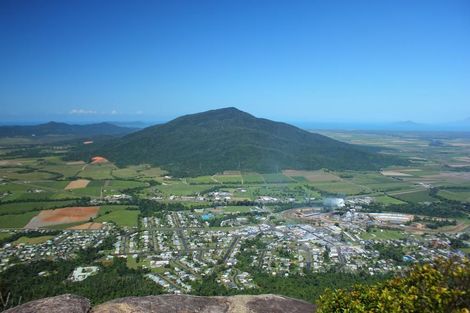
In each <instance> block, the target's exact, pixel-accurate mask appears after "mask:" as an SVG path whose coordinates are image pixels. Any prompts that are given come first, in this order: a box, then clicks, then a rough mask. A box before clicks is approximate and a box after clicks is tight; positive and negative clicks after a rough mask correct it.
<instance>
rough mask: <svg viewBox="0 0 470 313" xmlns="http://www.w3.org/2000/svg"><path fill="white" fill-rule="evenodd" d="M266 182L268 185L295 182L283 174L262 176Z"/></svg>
mask: <svg viewBox="0 0 470 313" xmlns="http://www.w3.org/2000/svg"><path fill="white" fill-rule="evenodd" d="M261 175H262V176H263V178H264V180H265V181H266V183H267V184H272V183H291V182H293V181H294V180H293V179H292V178H290V177H287V176H285V175H283V174H281V173H274V174H261Z"/></svg>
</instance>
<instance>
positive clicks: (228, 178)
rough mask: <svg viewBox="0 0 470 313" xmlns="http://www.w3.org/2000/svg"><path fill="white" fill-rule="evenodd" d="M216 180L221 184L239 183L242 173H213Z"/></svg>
mask: <svg viewBox="0 0 470 313" xmlns="http://www.w3.org/2000/svg"><path fill="white" fill-rule="evenodd" d="M214 178H215V179H216V180H217V181H219V182H221V183H222V184H241V183H242V175H237V174H224V175H215V177H214Z"/></svg>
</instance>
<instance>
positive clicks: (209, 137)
mask: <svg viewBox="0 0 470 313" xmlns="http://www.w3.org/2000/svg"><path fill="white" fill-rule="evenodd" d="M82 149H86V148H82ZM91 149H94V150H90V148H88V149H87V150H79V151H76V152H75V153H74V154H73V155H72V156H71V157H80V158H89V157H91V156H92V155H96V154H99V155H102V156H104V157H106V158H108V159H110V160H111V161H114V162H116V163H117V164H118V165H130V164H140V163H148V164H152V165H158V166H161V167H163V168H165V169H167V170H169V171H170V172H171V173H172V174H173V175H177V176H197V175H207V174H214V173H217V172H222V171H224V170H243V171H258V172H278V171H280V170H282V169H286V168H294V169H320V168H328V169H333V170H335V169H338V170H339V169H341V170H343V169H351V170H366V169H367V170H375V169H379V168H381V167H383V166H386V165H390V164H403V163H405V161H404V160H400V159H397V158H394V157H390V156H386V155H381V154H379V153H376V152H374V151H372V150H371V149H370V148H365V147H360V146H355V145H350V144H346V143H343V142H339V141H336V140H333V139H331V138H328V137H325V136H323V135H319V134H315V133H310V132H307V131H304V130H302V129H300V128H297V127H294V126H292V125H289V124H285V123H280V122H274V121H270V120H267V119H263V118H256V117H254V116H252V115H250V114H248V113H245V112H242V111H240V110H238V109H235V108H225V109H218V110H212V111H207V112H203V113H198V114H191V115H185V116H182V117H179V118H176V119H174V120H172V121H170V122H168V123H166V124H161V125H156V126H152V127H148V128H145V129H143V130H141V131H138V132H135V133H132V134H129V135H127V136H124V137H123V138H120V139H119V140H114V141H110V142H108V143H107V144H105V145H104V146H101V147H99V148H97V147H93V148H91Z"/></svg>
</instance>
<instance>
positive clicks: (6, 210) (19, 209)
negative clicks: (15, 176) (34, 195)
mask: <svg viewBox="0 0 470 313" xmlns="http://www.w3.org/2000/svg"><path fill="white" fill-rule="evenodd" d="M73 203H74V201H47V202H43V201H40V202H13V203H5V204H0V214H19V213H24V212H30V211H40V210H45V209H52V208H62V207H66V206H68V205H71V204H73Z"/></svg>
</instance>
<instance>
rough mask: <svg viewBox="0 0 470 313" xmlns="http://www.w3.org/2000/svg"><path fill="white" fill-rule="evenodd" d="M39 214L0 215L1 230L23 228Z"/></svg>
mask: <svg viewBox="0 0 470 313" xmlns="http://www.w3.org/2000/svg"><path fill="white" fill-rule="evenodd" d="M38 213H39V212H25V213H21V214H5V215H0V228H23V227H24V226H26V224H28V222H29V220H30V219H32V218H33V217H34V216H36V215H37V214H38Z"/></svg>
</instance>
